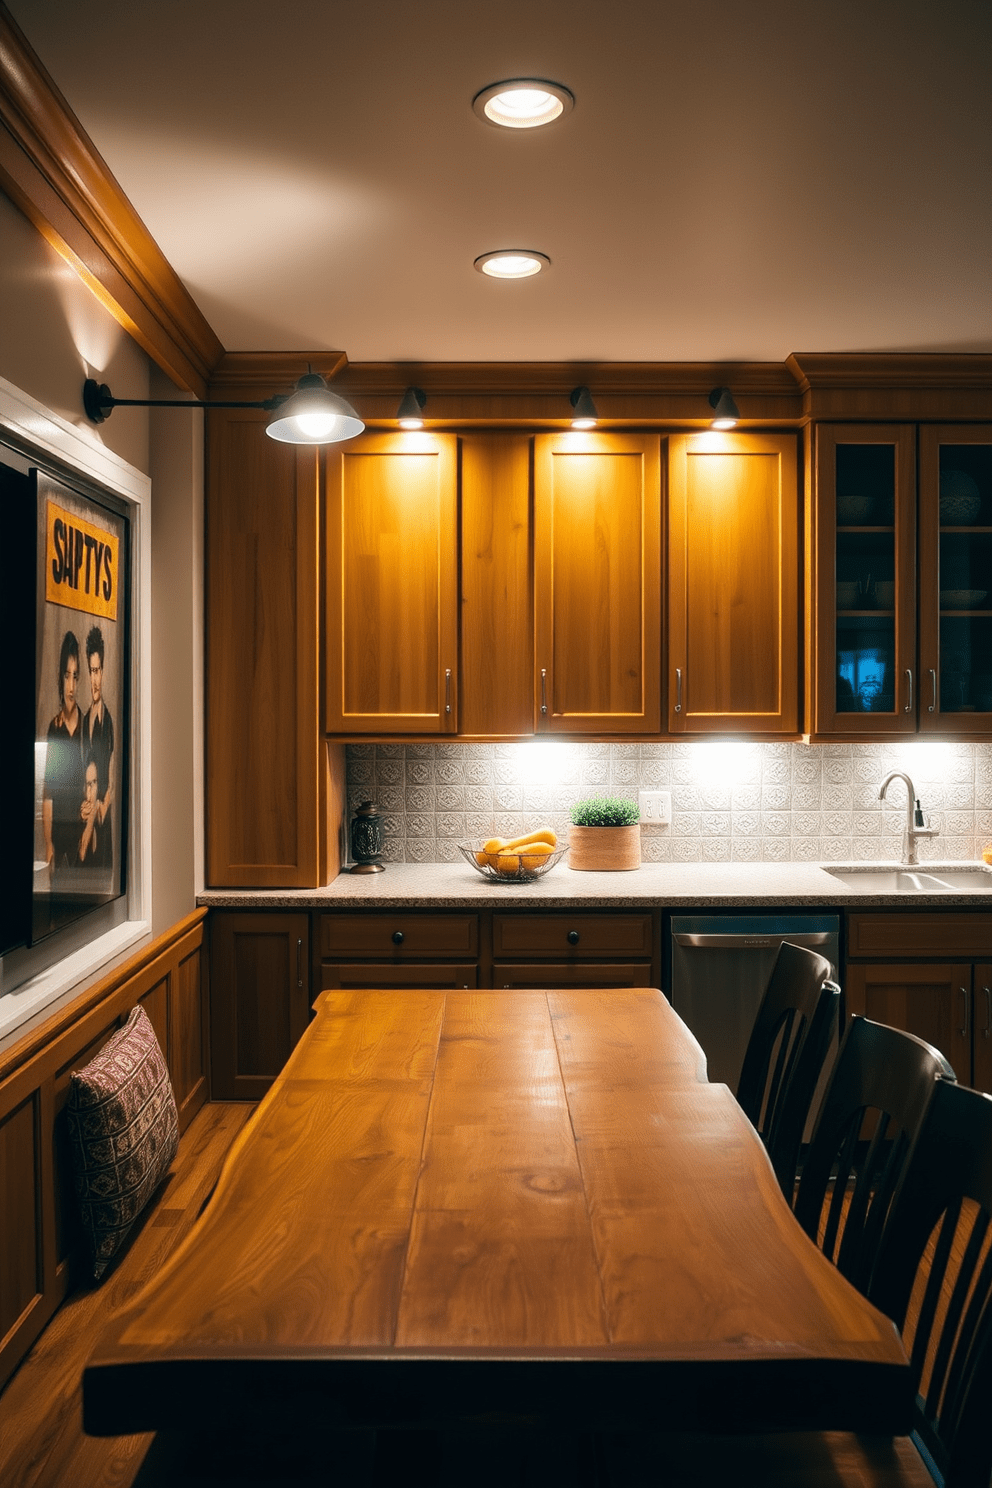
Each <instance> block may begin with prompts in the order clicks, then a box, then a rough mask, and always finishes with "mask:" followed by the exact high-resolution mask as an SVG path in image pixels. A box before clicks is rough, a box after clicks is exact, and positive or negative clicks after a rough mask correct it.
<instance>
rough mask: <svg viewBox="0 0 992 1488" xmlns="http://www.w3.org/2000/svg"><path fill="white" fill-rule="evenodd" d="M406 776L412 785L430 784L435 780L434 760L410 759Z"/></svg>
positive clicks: (407, 763)
mask: <svg viewBox="0 0 992 1488" xmlns="http://www.w3.org/2000/svg"><path fill="white" fill-rule="evenodd" d="M406 778H407V780H408V782H409V783H410V785H430V784H432V782H433V780H434V761H433V760H430V759H408V760H407V762H406Z"/></svg>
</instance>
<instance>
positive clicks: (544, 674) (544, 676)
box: [541, 667, 548, 713]
mask: <svg viewBox="0 0 992 1488" xmlns="http://www.w3.org/2000/svg"><path fill="white" fill-rule="evenodd" d="M547 711H548V669H547V667H542V668H541V712H542V713H547Z"/></svg>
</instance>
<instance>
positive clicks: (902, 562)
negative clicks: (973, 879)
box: [809, 424, 992, 739]
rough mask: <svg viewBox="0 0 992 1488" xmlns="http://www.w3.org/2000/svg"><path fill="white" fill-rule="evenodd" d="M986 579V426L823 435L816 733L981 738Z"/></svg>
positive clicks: (991, 439)
mask: <svg viewBox="0 0 992 1488" xmlns="http://www.w3.org/2000/svg"><path fill="white" fill-rule="evenodd" d="M917 435H918V448H919V465H918V466H917ZM917 495H918V498H919V500H918V502H917ZM990 572H992V427H990V426H989V425H987V424H986V425H967V424H966V425H956V426H955V425H923V426H922V427H921V428H920V429H919V430H918V431H917V429H916V427H915V426H914V425H912V424H908V425H907V424H894V425H871V424H867V425H866V424H858V425H826V426H820V427H819V428H818V429H817V430H816V460H815V486H814V507H813V530H812V559H811V564H810V597H811V618H810V627H809V629H810V637H811V649H812V653H813V662H812V667H811V673H812V677H813V688H812V696H811V718H810V724H809V726H810V729H811V732H812V733H814V734H818V735H846V736H847V737H851V738H870V739H877V738H887V737H892V736H898V735H906V734H916V733H921V734H927V733H940V734H941V735H942V736H943V737H947V736H948V735H950V734H952V735H955V736H956V737H958V738H975V737H981V738H988V737H989V735H990V733H992V659H990V658H992V587H986V586H989V585H992V580H990V578H989V574H990Z"/></svg>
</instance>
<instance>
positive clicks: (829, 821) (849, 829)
mask: <svg viewBox="0 0 992 1488" xmlns="http://www.w3.org/2000/svg"><path fill="white" fill-rule="evenodd" d="M853 832H854V813H853V812H852V811H823V812H821V813H820V835H821V836H822V837H850V836H852V834H853Z"/></svg>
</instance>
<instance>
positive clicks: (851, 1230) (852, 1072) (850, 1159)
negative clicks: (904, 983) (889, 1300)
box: [795, 1018, 955, 1292]
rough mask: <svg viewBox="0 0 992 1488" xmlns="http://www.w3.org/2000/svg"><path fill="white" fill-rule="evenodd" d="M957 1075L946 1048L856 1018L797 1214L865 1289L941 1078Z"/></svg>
mask: <svg viewBox="0 0 992 1488" xmlns="http://www.w3.org/2000/svg"><path fill="white" fill-rule="evenodd" d="M954 1078H955V1076H954V1071H953V1070H952V1069H951V1066H950V1065H949V1064H948V1062H947V1060H946V1059H945V1058H944V1056H943V1054H941V1053H940V1051H939V1050H937V1049H935V1048H933V1047H932V1045H930V1044H927V1043H924V1041H923V1040H922V1039H919V1038H916V1037H915V1036H914V1035H913V1034H911V1033H903V1032H901V1031H900V1030H899V1029H896V1028H888V1027H886V1025H885V1024H884V1023H873V1022H871V1021H870V1020H869V1019H868V1018H854V1019H853V1020H852V1022H851V1024H850V1027H849V1028H848V1030H847V1033H846V1035H845V1037H844V1042H843V1044H842V1045H841V1050H840V1053H839V1055H838V1057H837V1063H836V1065H835V1066H834V1072H833V1075H832V1076H831V1080H830V1084H829V1086H828V1088H827V1093H826V1095H825V1097H824V1101H823V1105H822V1107H821V1109H820V1114H819V1117H818V1118H817V1123H816V1127H815V1129H814V1131H813V1138H812V1141H811V1142H810V1145H809V1150H808V1152H807V1153H806V1158H805V1161H804V1163H803V1171H802V1177H801V1179H800V1182H799V1186H798V1190H797V1193H796V1202H795V1213H796V1218H797V1219H798V1221H799V1223H800V1224H801V1225H802V1227H803V1229H804V1230H805V1231H806V1233H807V1234H808V1235H809V1236H810V1238H811V1239H812V1240H814V1241H815V1242H816V1243H817V1245H819V1247H820V1249H821V1250H822V1251H823V1252H824V1254H825V1255H826V1256H828V1257H829V1258H830V1259H831V1260H832V1261H833V1262H834V1264H835V1265H836V1266H837V1267H838V1269H839V1270H840V1271H841V1272H842V1273H843V1275H845V1276H846V1277H847V1279H848V1280H849V1281H851V1282H853V1283H854V1285H855V1286H856V1287H858V1288H859V1290H860V1291H862V1292H867V1290H868V1285H869V1282H870V1280H871V1274H872V1268H873V1266H874V1263H875V1258H876V1256H877V1254H878V1248H879V1245H880V1243H881V1239H882V1232H883V1230H884V1227H885V1223H886V1220H887V1218H888V1214H889V1210H890V1208H891V1205H892V1200H893V1197H894V1195H895V1192H896V1189H897V1187H898V1184H899V1181H900V1179H901V1177H902V1174H903V1171H904V1169H905V1165H906V1159H907V1158H908V1156H909V1151H910V1148H911V1147H912V1145H913V1142H914V1141H915V1140H916V1137H917V1136H918V1134H919V1131H920V1128H921V1126H922V1123H923V1119H924V1117H925V1116H926V1113H927V1108H928V1106H929V1104H930V1100H931V1098H932V1096H933V1093H934V1088H935V1082H936V1081H937V1080H939V1079H945V1080H951V1081H953V1080H954Z"/></svg>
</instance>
